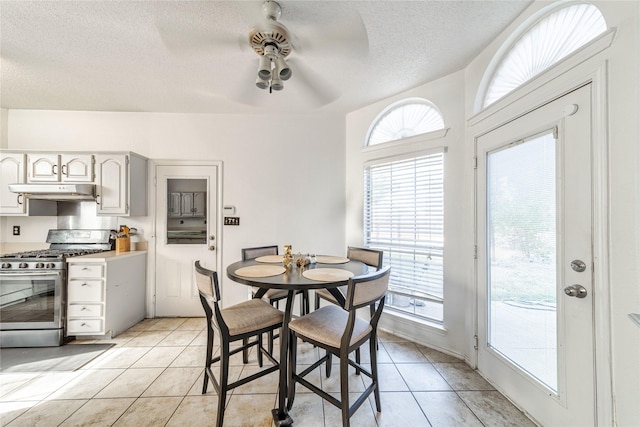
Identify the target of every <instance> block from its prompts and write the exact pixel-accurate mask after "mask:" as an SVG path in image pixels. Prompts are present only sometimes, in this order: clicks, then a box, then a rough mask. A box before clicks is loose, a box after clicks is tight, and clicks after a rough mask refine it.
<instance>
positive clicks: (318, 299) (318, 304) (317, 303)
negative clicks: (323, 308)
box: [314, 294, 320, 310]
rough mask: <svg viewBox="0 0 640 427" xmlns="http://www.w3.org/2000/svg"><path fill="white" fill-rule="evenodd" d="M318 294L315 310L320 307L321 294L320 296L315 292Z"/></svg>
mask: <svg viewBox="0 0 640 427" xmlns="http://www.w3.org/2000/svg"><path fill="white" fill-rule="evenodd" d="M315 296H316V302H315V304H314V310H317V309H319V308H320V296H318V294H315Z"/></svg>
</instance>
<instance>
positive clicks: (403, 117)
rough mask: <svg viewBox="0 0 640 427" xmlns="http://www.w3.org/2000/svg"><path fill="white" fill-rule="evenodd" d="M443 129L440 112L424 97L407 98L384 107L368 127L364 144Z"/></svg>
mask: <svg viewBox="0 0 640 427" xmlns="http://www.w3.org/2000/svg"><path fill="white" fill-rule="evenodd" d="M439 129H444V120H442V114H440V111H438V109H437V108H436V106H435V105H433V104H432V103H431V102H429V101H428V100H426V99H422V98H408V99H404V100H402V101H399V102H396V103H395V104H391V105H389V106H388V107H387V108H385V109H384V110H383V111H382V112H381V113H380V114H379V115H378V117H376V119H375V120H374V121H373V123H372V125H371V127H370V128H369V133H368V135H367V141H366V145H376V144H382V143H384V142H389V141H396V140H399V139H403V138H408V137H410V136H414V135H420V134H423V133H427V132H432V131H434V130H439Z"/></svg>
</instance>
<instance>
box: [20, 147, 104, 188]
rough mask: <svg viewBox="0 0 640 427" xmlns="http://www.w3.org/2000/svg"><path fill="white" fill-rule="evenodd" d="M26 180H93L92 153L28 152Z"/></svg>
mask: <svg viewBox="0 0 640 427" xmlns="http://www.w3.org/2000/svg"><path fill="white" fill-rule="evenodd" d="M27 166H28V169H27V171H28V172H27V182H93V155H91V154H86V153H64V154H58V153H29V154H27Z"/></svg>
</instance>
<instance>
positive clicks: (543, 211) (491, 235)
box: [476, 85, 596, 427]
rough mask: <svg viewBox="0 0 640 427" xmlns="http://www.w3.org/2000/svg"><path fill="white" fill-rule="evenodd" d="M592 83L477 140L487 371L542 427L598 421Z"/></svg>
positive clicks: (481, 331)
mask: <svg viewBox="0 0 640 427" xmlns="http://www.w3.org/2000/svg"><path fill="white" fill-rule="evenodd" d="M590 123H591V86H590V85H586V86H583V87H582V88H580V89H577V90H575V91H573V92H571V93H569V94H567V95H565V96H563V97H561V98H559V99H557V100H555V101H553V102H550V103H548V104H546V105H544V106H542V107H540V108H538V109H536V110H534V111H532V112H530V113H528V114H526V115H524V116H522V117H520V118H518V119H516V120H513V121H511V122H509V123H507V124H505V125H503V126H501V127H499V128H497V129H495V130H493V131H491V132H489V133H487V134H485V135H483V136H481V137H479V138H478V139H477V146H476V150H477V156H478V170H477V178H478V179H477V182H478V188H477V194H478V198H477V200H478V206H477V212H478V219H477V223H478V313H479V316H478V338H479V340H478V342H479V345H478V369H479V370H480V372H481V373H482V374H483V375H485V376H486V377H487V379H488V380H489V381H490V382H491V383H493V384H494V385H495V386H496V387H497V388H498V389H499V390H500V391H502V392H503V393H505V394H506V395H507V396H509V398H510V399H512V400H513V401H514V402H515V403H516V404H517V405H518V406H520V407H521V408H522V409H524V410H525V411H526V412H528V413H529V414H531V416H532V417H533V418H534V419H535V420H537V421H538V422H539V423H541V424H542V425H544V426H548V427H550V426H593V425H595V419H596V418H595V415H596V414H595V401H594V395H595V392H594V382H595V380H594V378H595V365H594V342H593V334H594V331H593V298H594V296H593V288H594V287H593V270H592V269H593V261H592V241H591V240H592V238H591V234H592V201H591V197H592V196H591V194H592V192H591V125H590Z"/></svg>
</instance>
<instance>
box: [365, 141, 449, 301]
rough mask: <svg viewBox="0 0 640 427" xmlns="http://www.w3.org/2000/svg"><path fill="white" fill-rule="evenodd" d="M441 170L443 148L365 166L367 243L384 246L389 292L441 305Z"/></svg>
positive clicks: (442, 233)
mask: <svg viewBox="0 0 640 427" xmlns="http://www.w3.org/2000/svg"><path fill="white" fill-rule="evenodd" d="M443 174H444V150H440V151H439V152H437V153H430V154H425V155H419V156H417V157H413V158H408V159H400V160H391V161H383V162H376V163H371V164H367V165H366V166H365V200H364V204H365V206H364V231H365V244H366V246H368V247H370V248H375V249H381V250H384V262H385V264H386V265H390V266H391V277H390V284H389V290H390V292H391V293H393V292H396V293H398V294H399V295H404V296H412V297H415V298H417V299H421V300H428V301H431V302H440V304H441V303H442V298H443V254H444V176H443ZM416 305H417V304H416Z"/></svg>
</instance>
